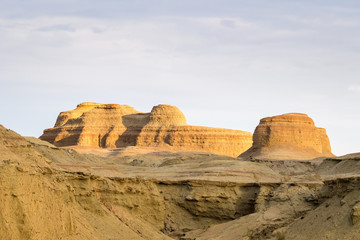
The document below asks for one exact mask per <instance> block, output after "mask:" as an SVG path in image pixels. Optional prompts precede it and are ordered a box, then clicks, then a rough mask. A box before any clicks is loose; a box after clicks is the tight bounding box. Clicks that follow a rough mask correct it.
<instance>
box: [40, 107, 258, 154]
mask: <svg viewBox="0 0 360 240" xmlns="http://www.w3.org/2000/svg"><path fill="white" fill-rule="evenodd" d="M40 139H41V140H45V141H47V142H50V143H52V144H54V145H56V146H88V147H100V148H121V147H127V146H142V147H159V148H162V149H164V150H169V151H175V152H182V151H199V152H210V153H216V154H223V155H228V156H232V157H236V156H238V155H239V154H241V153H243V152H244V151H246V150H247V149H248V148H250V147H251V144H252V135H251V133H249V132H244V131H240V130H231V129H223V128H211V127H199V126H190V125H188V124H187V123H186V118H185V116H184V114H183V113H182V112H181V111H180V110H179V109H178V108H177V107H175V106H171V105H165V104H161V105H158V106H154V107H153V109H152V110H151V112H150V113H142V112H139V111H136V110H135V109H134V108H132V107H130V106H128V105H118V104H100V103H81V104H79V105H78V106H77V108H76V109H74V110H71V111H65V112H61V113H60V115H59V116H58V119H57V121H56V124H55V126H54V128H50V129H45V130H44V134H43V135H42V136H40Z"/></svg>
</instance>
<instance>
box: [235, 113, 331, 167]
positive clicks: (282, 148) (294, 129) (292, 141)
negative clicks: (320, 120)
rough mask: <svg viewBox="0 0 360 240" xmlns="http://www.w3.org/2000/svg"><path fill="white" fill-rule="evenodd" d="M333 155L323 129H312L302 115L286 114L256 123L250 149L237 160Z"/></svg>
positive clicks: (307, 118)
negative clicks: (241, 158)
mask: <svg viewBox="0 0 360 240" xmlns="http://www.w3.org/2000/svg"><path fill="white" fill-rule="evenodd" d="M330 156H334V155H333V154H332V153H331V148H330V142H329V138H328V136H327V135H326V130H325V129H323V128H318V127H315V125H314V122H313V120H312V119H311V118H310V117H308V116H307V115H306V114H301V113H288V114H283V115H279V116H273V117H267V118H263V119H261V120H260V123H259V125H258V126H257V127H256V129H255V132H254V135H253V145H252V147H251V148H250V149H249V150H247V151H246V152H244V153H243V154H241V155H240V157H243V158H248V157H254V158H257V159H272V160H289V159H292V160H306V159H313V158H317V157H330Z"/></svg>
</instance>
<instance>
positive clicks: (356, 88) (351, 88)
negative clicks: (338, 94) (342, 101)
mask: <svg viewBox="0 0 360 240" xmlns="http://www.w3.org/2000/svg"><path fill="white" fill-rule="evenodd" d="M348 90H349V91H351V92H359V93H360V85H351V86H349V87H348Z"/></svg>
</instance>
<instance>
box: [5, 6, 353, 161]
mask: <svg viewBox="0 0 360 240" xmlns="http://www.w3.org/2000/svg"><path fill="white" fill-rule="evenodd" d="M0 40H1V41H0V84H1V88H0V89H1V95H0V96H1V97H0V100H1V101H0V106H1V114H0V123H1V124H3V125H4V126H6V127H8V128H11V129H13V130H15V131H17V132H19V133H20V134H22V135H32V136H39V135H41V133H42V130H43V129H45V128H49V127H52V126H53V124H54V123H55V120H56V117H57V115H58V113H59V112H60V111H64V110H70V109H73V108H75V107H76V105H77V104H78V103H81V102H85V101H94V102H101V103H119V104H128V105H131V106H133V107H135V109H137V110H139V111H145V112H148V111H150V110H151V107H152V106H154V105H157V104H161V103H167V104H172V105H176V106H178V107H179V108H180V109H181V110H182V111H183V112H184V114H185V116H186V117H187V120H188V123H189V124H192V125H204V126H214V127H224V128H232V129H240V130H245V131H249V132H253V130H254V128H255V127H256V125H257V124H258V122H259V120H260V118H262V117H266V116H273V115H278V114H282V113H287V112H303V113H307V114H308V115H309V116H310V117H312V118H313V119H314V121H315V124H316V125H317V126H319V127H324V128H326V129H327V132H328V135H329V138H330V142H331V145H332V149H333V152H334V153H335V154H337V155H342V154H346V153H350V152H360V137H359V134H360V124H359V123H360V111H359V103H360V67H359V66H360V1H358V0H356V1H331V0H326V1H325V0H323V1H320V0H318V1H316V0H313V1H290V0H288V1H284V0H282V1H267V0H266V1H265V0H254V1H239V0H236V1H235V0H233V1H230V0H228V1H226V0H225V1H224V0H221V1H220V0H217V1H215V0H206V1H205V0H198V1H194V0H192V1H187V0H185V1H184V0H182V1H172V0H129V1H118V0H117V1H115V0H113V1H95V0H91V1H90V0H89V1H85V0H77V1H71V0H53V1H49V0H46V1H45V0H32V1H29V0H26V1H25V0H22V1H21V0H1V1H0Z"/></svg>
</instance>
